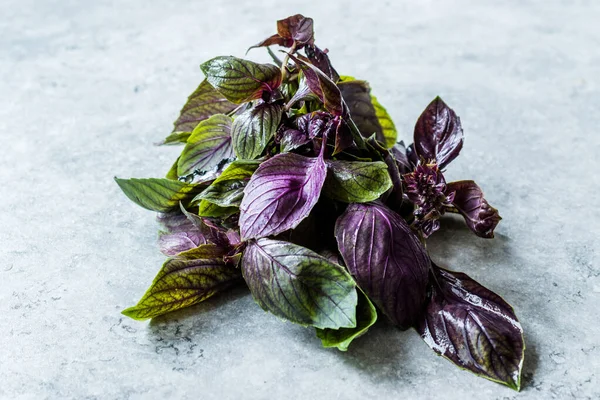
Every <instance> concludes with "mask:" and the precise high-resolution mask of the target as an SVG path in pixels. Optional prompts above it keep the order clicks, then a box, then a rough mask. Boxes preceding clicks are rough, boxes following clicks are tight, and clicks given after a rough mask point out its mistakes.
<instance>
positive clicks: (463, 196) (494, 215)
mask: <svg viewBox="0 0 600 400" xmlns="http://www.w3.org/2000/svg"><path fill="white" fill-rule="evenodd" d="M446 192H447V193H452V192H454V200H453V201H452V205H453V206H454V207H456V209H457V210H458V212H460V213H461V214H462V216H463V217H465V222H466V223H467V226H468V227H469V228H470V229H471V230H472V231H473V232H474V233H475V234H476V235H477V236H479V237H482V238H493V237H494V229H495V228H496V225H498V222H500V220H501V219H502V217H500V214H498V210H496V209H495V208H494V207H492V206H490V205H489V204H488V202H487V201H486V199H484V198H483V192H482V190H481V188H480V187H479V186H477V184H476V183H475V182H473V181H458V182H451V183H449V184H448V187H447V189H446Z"/></svg>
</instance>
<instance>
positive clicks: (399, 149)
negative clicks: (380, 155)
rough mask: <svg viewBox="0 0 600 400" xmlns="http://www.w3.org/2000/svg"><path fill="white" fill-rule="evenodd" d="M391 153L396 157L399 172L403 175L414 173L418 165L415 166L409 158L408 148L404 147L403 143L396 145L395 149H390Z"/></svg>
mask: <svg viewBox="0 0 600 400" xmlns="http://www.w3.org/2000/svg"><path fill="white" fill-rule="evenodd" d="M390 153H392V155H393V156H394V159H395V160H396V164H397V166H398V171H400V173H401V174H408V173H409V172H412V170H413V169H414V167H415V165H416V163H415V164H413V163H412V162H411V160H410V159H409V158H408V150H407V149H406V146H404V142H403V141H400V142H398V143H396V144H395V145H394V147H392V148H391V149H390Z"/></svg>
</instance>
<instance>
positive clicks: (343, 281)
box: [242, 239, 357, 329]
mask: <svg viewBox="0 0 600 400" xmlns="http://www.w3.org/2000/svg"><path fill="white" fill-rule="evenodd" d="M242 273H243V276H244V279H245V280H246V283H247V284H248V287H249V288H250V292H252V296H253V297H254V300H255V301H256V302H257V303H258V304H259V305H260V306H261V307H262V308H263V309H264V310H265V311H269V312H271V313H273V314H275V315H277V316H278V317H281V318H285V319H287V320H289V321H292V322H294V323H297V324H300V325H304V326H314V327H317V328H322V329H324V328H331V329H338V328H343V327H344V328H346V327H347V328H353V327H355V326H356V311H355V308H356V303H357V294H356V285H355V284H354V281H353V280H352V278H351V277H350V275H348V273H347V272H346V271H345V270H344V268H342V267H340V266H339V265H337V264H333V263H331V262H330V261H329V260H327V259H326V258H324V257H321V256H320V255H318V254H317V253H315V252H313V251H311V250H309V249H306V248H304V247H301V246H298V245H295V244H292V243H288V242H284V241H281V240H272V239H259V240H258V241H251V242H250V243H249V244H248V246H247V247H246V249H245V250H244V256H243V259H242Z"/></svg>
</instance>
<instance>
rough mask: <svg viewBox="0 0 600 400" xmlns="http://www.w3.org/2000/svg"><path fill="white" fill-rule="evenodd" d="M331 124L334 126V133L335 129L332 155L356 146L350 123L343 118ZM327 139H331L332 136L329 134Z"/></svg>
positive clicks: (338, 118)
mask: <svg viewBox="0 0 600 400" xmlns="http://www.w3.org/2000/svg"><path fill="white" fill-rule="evenodd" d="M329 123H330V124H332V128H331V129H332V131H333V130H334V129H335V145H334V149H333V154H332V155H336V154H338V153H341V152H342V151H344V150H347V149H349V148H350V147H352V146H354V137H353V136H352V131H351V130H350V127H349V126H348V123H346V121H345V120H344V119H343V118H341V117H336V118H335V119H334V120H332V121H330V122H329ZM327 137H331V135H330V134H328V135H327Z"/></svg>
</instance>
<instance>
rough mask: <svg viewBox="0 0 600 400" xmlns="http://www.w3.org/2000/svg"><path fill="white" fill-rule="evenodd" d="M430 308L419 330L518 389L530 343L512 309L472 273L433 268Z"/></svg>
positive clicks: (453, 357) (443, 349)
mask: <svg viewBox="0 0 600 400" xmlns="http://www.w3.org/2000/svg"><path fill="white" fill-rule="evenodd" d="M433 271H434V279H432V285H431V286H432V290H431V295H430V298H429V304H428V305H427V308H426V312H425V313H424V314H423V315H422V317H421V321H420V323H419V326H418V328H417V331H418V332H419V334H420V335H421V337H423V339H424V340H425V343H427V344H428V345H429V347H431V348H432V349H433V350H434V351H435V352H436V353H438V354H440V355H442V356H444V357H445V358H447V359H448V360H450V361H452V362H453V363H454V364H456V365H457V366H459V367H460V368H464V369H467V370H469V371H471V372H473V373H475V374H477V375H480V376H483V377H484V378H487V379H490V380H492V381H494V382H499V383H502V384H505V385H507V386H508V387H510V388H512V389H515V390H517V391H518V390H519V389H520V386H521V369H522V367H523V357H524V350H525V343H524V341H523V329H522V328H521V324H520V323H519V321H518V320H517V317H516V315H515V312H514V310H513V309H512V307H511V306H510V305H509V304H508V303H507V302H506V301H504V300H503V299H502V298H501V297H500V296H498V295H497V294H495V293H494V292H492V291H490V290H489V289H486V288H485V287H483V286H481V285H480V284H479V283H477V282H475V281H474V280H473V279H471V278H470V277H469V276H468V275H466V274H463V273H460V272H453V271H448V270H445V269H443V268H439V267H437V266H435V265H434V266H433Z"/></svg>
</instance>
